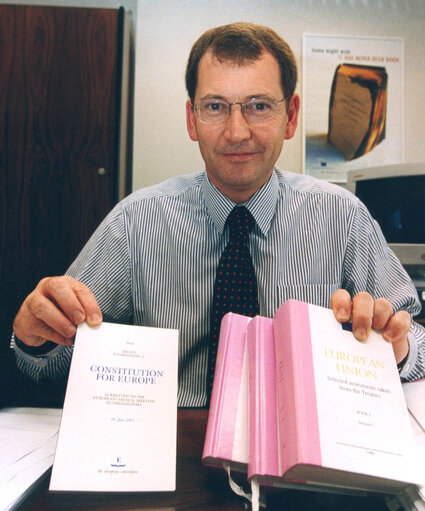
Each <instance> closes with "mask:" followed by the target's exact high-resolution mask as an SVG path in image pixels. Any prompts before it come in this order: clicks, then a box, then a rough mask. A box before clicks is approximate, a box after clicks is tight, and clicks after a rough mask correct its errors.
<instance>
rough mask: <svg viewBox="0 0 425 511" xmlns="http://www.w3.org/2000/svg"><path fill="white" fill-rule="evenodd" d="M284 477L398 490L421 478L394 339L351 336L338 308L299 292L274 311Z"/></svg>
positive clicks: (303, 480) (364, 487)
mask: <svg viewBox="0 0 425 511" xmlns="http://www.w3.org/2000/svg"><path fill="white" fill-rule="evenodd" d="M273 329H274V339H275V351H276V377H277V384H276V386H277V396H278V403H279V411H278V416H279V435H280V461H281V473H282V478H283V479H284V480H285V481H294V482H295V481H301V482H304V483H313V484H323V485H332V486H335V487H343V488H352V489H364V490H370V491H379V492H389V493H397V492H400V491H401V490H403V488H405V487H406V486H408V485H409V484H412V483H415V482H417V480H418V474H416V473H415V470H414V463H413V460H414V459H415V455H414V445H415V444H414V438H413V433H412V429H411V426H410V421H409V415H408V412H407V407H406V402H405V399H404V395H403V389H402V386H401V382H400V378H399V375H398V370H397V365H396V361H395V357H394V353H393V350H392V346H391V344H390V343H387V342H386V341H385V340H384V339H383V337H382V336H381V335H380V334H379V333H377V332H374V331H372V332H371V334H370V336H369V338H368V340H367V341H366V342H359V341H357V340H356V339H355V338H354V335H353V333H352V332H351V331H350V329H347V328H346V327H345V326H344V325H342V324H341V323H339V322H338V321H337V320H336V319H335V317H334V315H333V312H332V311H331V310H329V309H325V308H323V307H318V306H315V305H310V304H306V303H303V302H299V301H296V300H289V301H288V302H286V303H284V304H283V305H282V306H281V307H280V308H279V309H278V310H277V312H276V314H275V316H274V319H273Z"/></svg>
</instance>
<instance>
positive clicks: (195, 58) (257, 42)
mask: <svg viewBox="0 0 425 511" xmlns="http://www.w3.org/2000/svg"><path fill="white" fill-rule="evenodd" d="M208 50H211V51H212V54H213V55H214V57H216V58H218V59H219V60H230V61H234V62H235V63H237V64H239V65H241V64H243V63H245V62H249V61H253V60H258V59H259V58H260V57H261V55H262V53H263V52H264V51H269V52H270V53H271V54H272V55H273V56H274V57H275V58H276V60H277V62H278V64H279V67H280V76H281V82H282V83H281V85H282V88H283V91H284V93H285V95H286V98H290V97H291V96H292V94H293V93H294V90H295V86H296V84H297V64H296V60H295V56H294V54H293V52H292V50H291V48H290V47H289V45H288V43H287V42H286V41H285V40H284V39H282V38H281V37H280V36H279V35H278V34H277V33H276V32H274V30H272V29H271V28H269V27H265V26H262V25H256V24H254V23H242V22H240V23H232V24H230V25H223V26H221V27H217V28H212V29H210V30H207V32H205V33H204V34H203V35H201V37H200V38H199V39H198V40H197V41H196V42H195V44H194V45H193V46H192V50H191V52H190V55H189V59H188V62H187V68H186V88H187V92H188V94H189V98H190V100H191V101H192V103H193V101H194V99H195V93H196V86H197V82H198V67H199V62H200V60H201V58H202V57H203V55H204V54H205V53H206V52H207V51H208Z"/></svg>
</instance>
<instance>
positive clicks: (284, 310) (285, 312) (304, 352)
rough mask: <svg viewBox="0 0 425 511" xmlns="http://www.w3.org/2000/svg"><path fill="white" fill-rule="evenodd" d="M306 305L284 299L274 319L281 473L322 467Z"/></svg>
mask: <svg viewBox="0 0 425 511" xmlns="http://www.w3.org/2000/svg"><path fill="white" fill-rule="evenodd" d="M308 307H309V306H308V304H306V303H302V302H298V301H296V300H288V301H287V302H285V303H284V304H283V305H282V306H281V307H279V309H278V310H277V312H276V314H275V317H274V323H273V328H274V336H275V350H276V373H277V395H278V403H279V436H280V454H281V463H282V471H283V473H285V472H286V471H287V470H289V469H290V468H292V467H293V466H295V465H297V464H300V463H308V464H312V465H318V466H321V465H322V457H321V448H320V435H319V421H318V413H317V399H316V391H315V378H314V363H313V352H312V346H311V332H310V320H309V308H308Z"/></svg>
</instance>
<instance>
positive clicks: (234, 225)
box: [227, 206, 255, 237]
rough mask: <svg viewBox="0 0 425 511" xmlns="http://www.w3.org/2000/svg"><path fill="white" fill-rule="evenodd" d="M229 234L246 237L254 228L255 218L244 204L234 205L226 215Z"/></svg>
mask: <svg viewBox="0 0 425 511" xmlns="http://www.w3.org/2000/svg"><path fill="white" fill-rule="evenodd" d="M227 224H228V226H229V229H230V236H233V237H234V236H236V237H248V235H249V233H250V232H251V231H252V229H253V228H254V224H255V220H254V218H253V216H252V215H251V213H250V212H249V211H248V210H247V209H246V207H245V206H235V207H234V208H233V209H232V211H231V212H230V214H229V216H228V217H227Z"/></svg>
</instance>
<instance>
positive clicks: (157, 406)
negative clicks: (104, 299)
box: [50, 323, 178, 492]
mask: <svg viewBox="0 0 425 511" xmlns="http://www.w3.org/2000/svg"><path fill="white" fill-rule="evenodd" d="M177 366H178V331H177V330H171V329H161V328H150V327H141V326H128V325H118V324H112V323H102V325H101V326H100V327H97V328H90V327H89V326H87V325H85V324H84V325H81V326H79V327H78V331H77V335H76V339H75V346H74V353H73V356H72V361H71V368H70V374H69V379H68V385H67V390H66V396H65V402H64V408H63V414H62V420H61V425H60V431H59V438H58V444H57V449H56V455H55V460H54V463H53V470H52V477H51V482H50V490H51V491H126V492H130V491H131V492H133V491H173V490H175V479H176V431H177Z"/></svg>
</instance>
